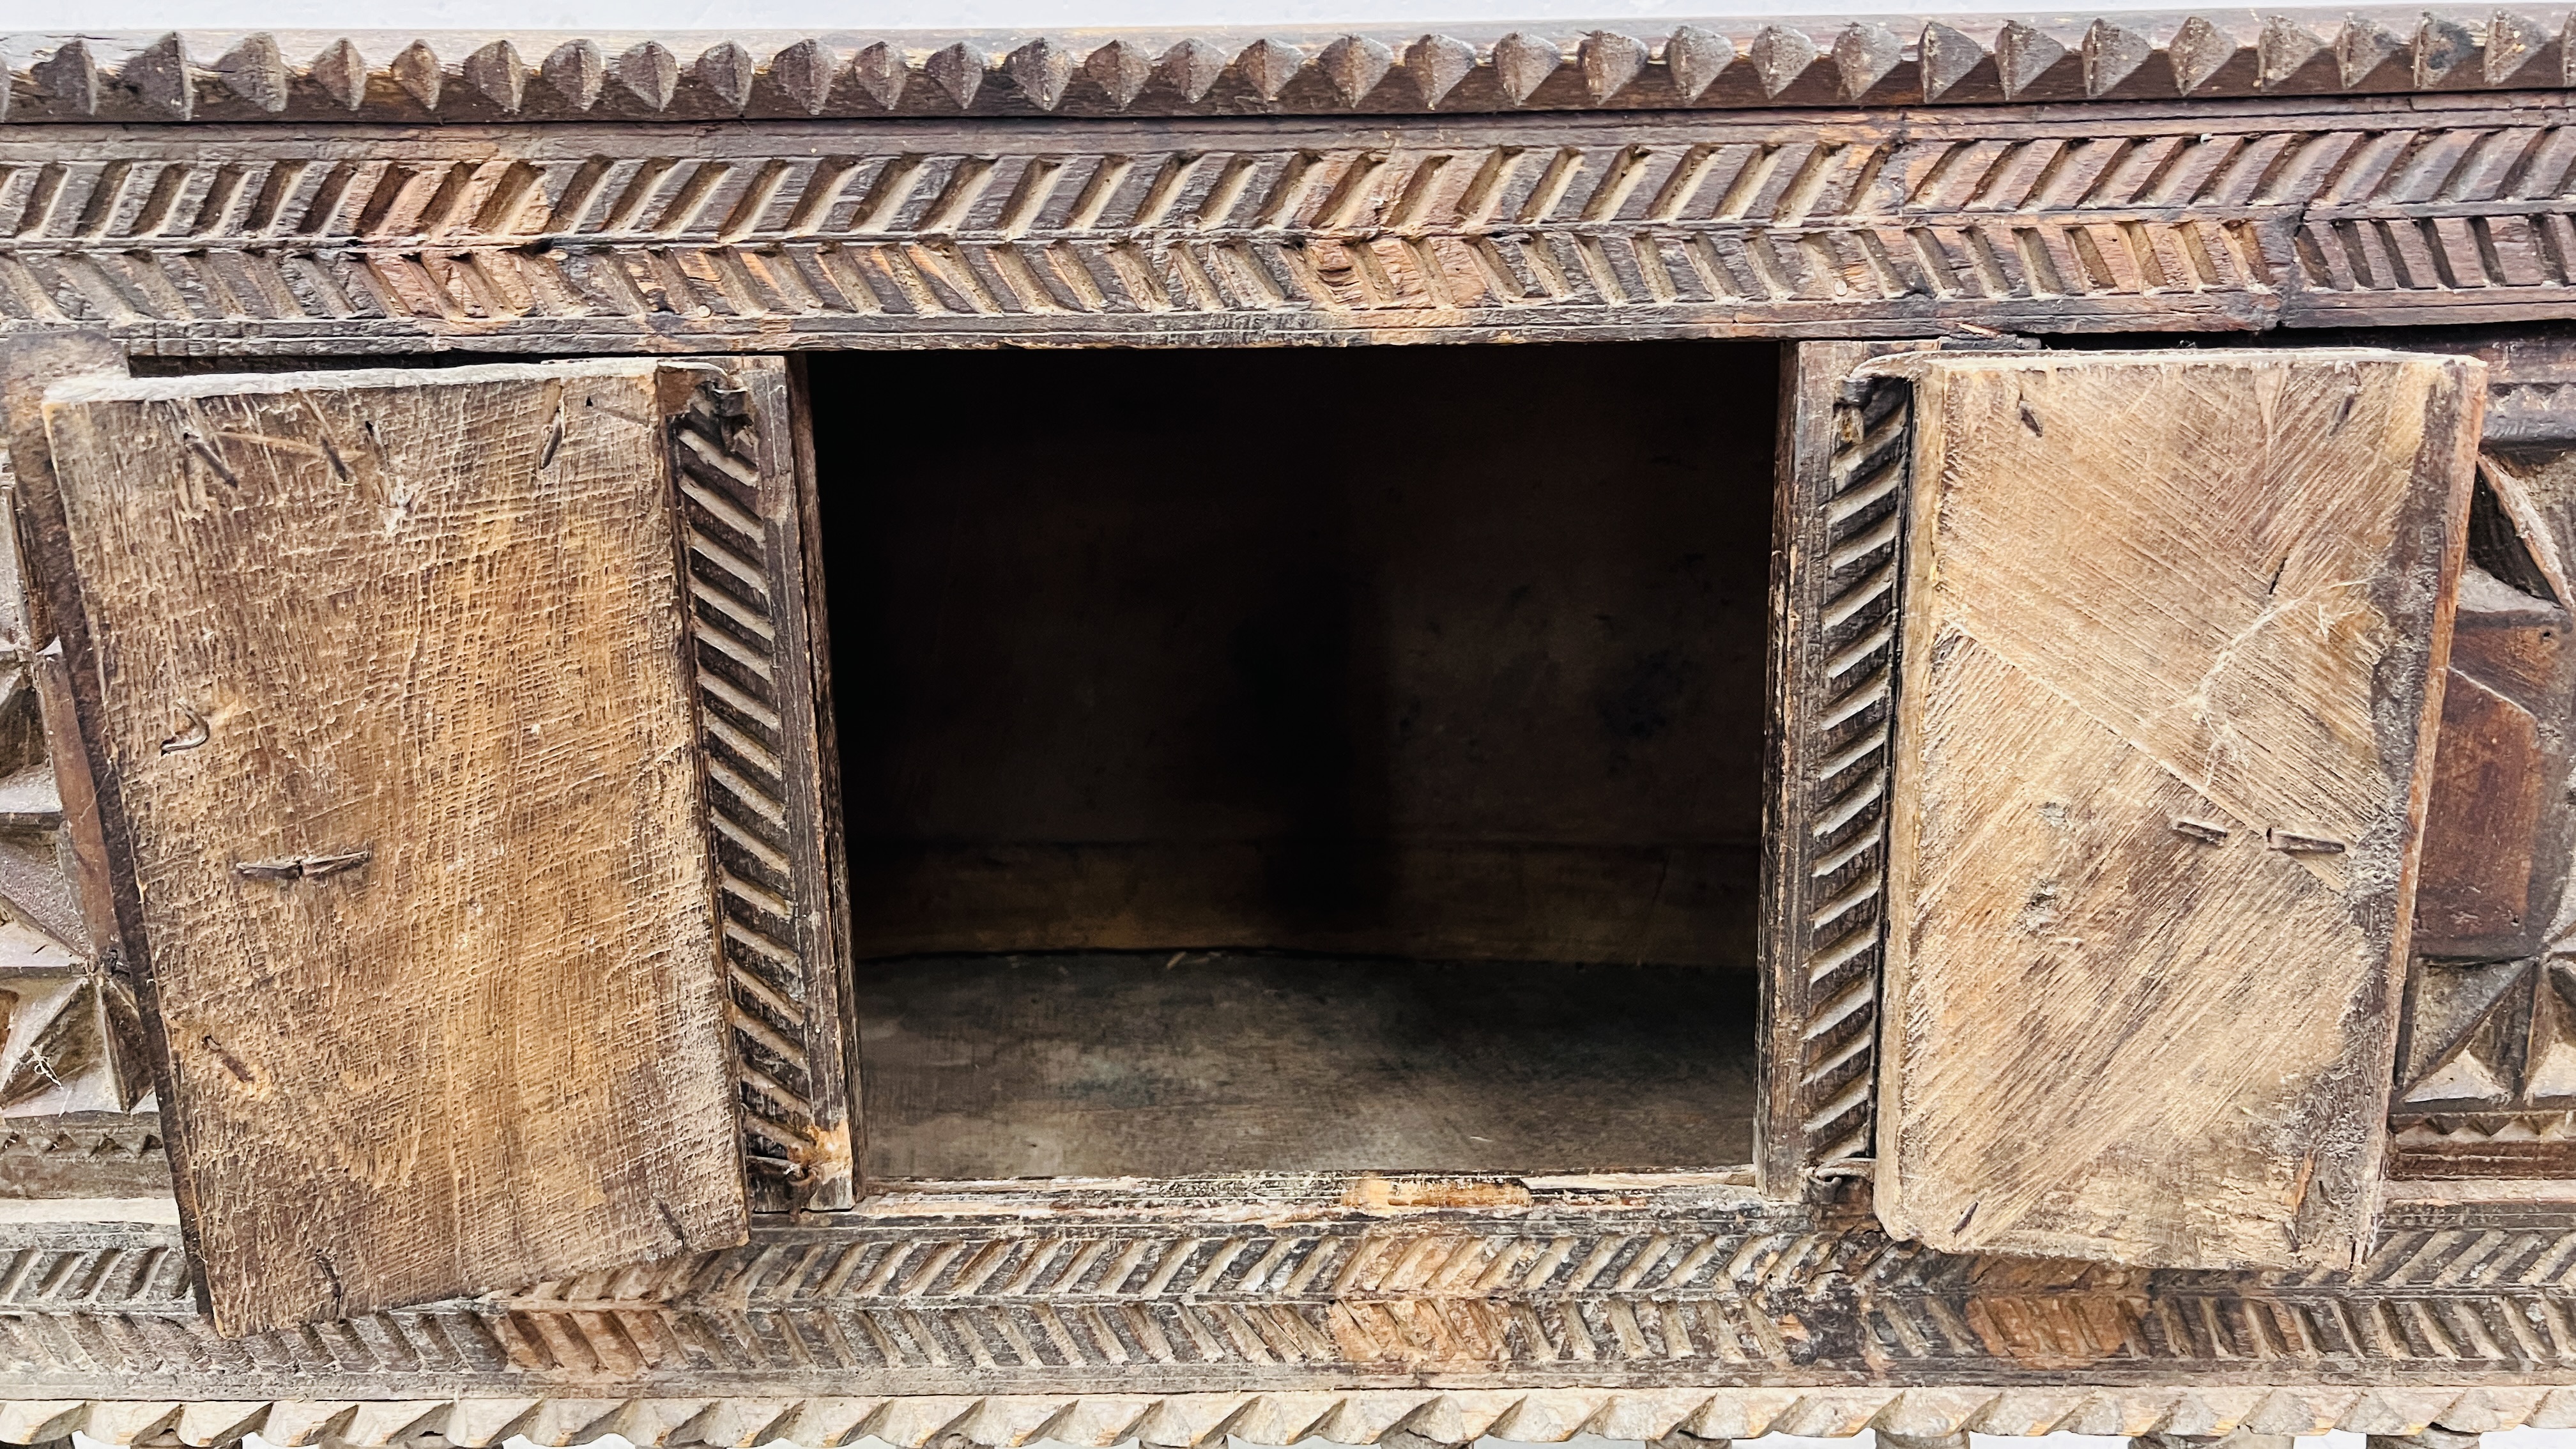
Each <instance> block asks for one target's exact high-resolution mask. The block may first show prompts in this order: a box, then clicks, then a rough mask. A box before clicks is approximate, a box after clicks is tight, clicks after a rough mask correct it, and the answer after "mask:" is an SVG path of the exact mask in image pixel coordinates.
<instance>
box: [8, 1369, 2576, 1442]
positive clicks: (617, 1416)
mask: <svg viewBox="0 0 2576 1449" xmlns="http://www.w3.org/2000/svg"><path fill="white" fill-rule="evenodd" d="M2436 1424H2438V1425H2440V1426H2441V1427H2443V1428H2446V1429H2450V1430H2453V1431H2455V1432H2459V1433H2470V1434H2476V1433H2488V1432H2493V1431H2496V1430H2503V1429H2520V1428H2543V1429H2565V1428H2576V1387H2556V1386H2548V1387H2531V1388H2515V1389H2430V1390H2398V1389H2360V1388H2342V1389H2318V1388H2288V1387H2275V1386H2260V1385H2257V1386H2238V1387H2227V1388H2170V1389H2135V1388H2108V1387H2086V1386H2081V1385H2070V1386H2066V1387H2059V1388H2048V1389H2019V1388H2001V1387H1983V1386H1966V1387H1956V1388H1937V1389H1884V1388H1879V1389H1741V1388H1674V1389H1652V1390H1642V1391H1635V1392H1585V1391H1572V1390H1554V1391H1549V1390H1541V1391H1536V1392H1522V1391H1518V1390H1511V1389H1497V1390H1445V1389H1438V1388H1421V1389H1383V1390H1356V1391H1350V1392H1332V1391H1326V1392H1319V1393H1267V1394H1240V1393H1237V1394H1165V1395H1151V1394H1029V1395H992V1396H978V1395H918V1396H909V1397H898V1398H818V1399H760V1398H715V1399H704V1398H691V1399H442V1400H433V1401H419V1400H410V1401H384V1400H374V1401H352V1400H337V1401H316V1400H291V1399H289V1400H273V1401H267V1402H225V1403H177V1402H146V1401H133V1400H20V1401H14V1402H13V1401H0V1443H7V1444H38V1443H44V1442H47V1441H52V1440H60V1439H63V1438H66V1437H68V1436H69V1435H71V1434H72V1433H73V1432H74V1431H78V1432H81V1433H84V1434H87V1435H88V1436H89V1437H90V1438H92V1439H95V1440H98V1441H100V1442H101V1443H105V1444H112V1445H144V1446H160V1445H188V1446H191V1449H210V1446H211V1449H222V1446H228V1445H233V1444H238V1443H239V1442H241V1441H242V1440H243V1439H244V1438H245V1437H247V1436H248V1435H251V1434H257V1435H259V1436H260V1437H261V1438H262V1439H264V1440H266V1441H267V1442H268V1443H269V1444H272V1445H275V1446H278V1449H301V1446H308V1445H324V1444H328V1445H330V1446H333V1449H342V1446H372V1445H382V1444H394V1443H402V1442H411V1443H422V1442H427V1443H437V1442H439V1441H444V1442H445V1443H448V1444H454V1445H459V1446H464V1449H486V1446H491V1445H498V1444H500V1443H502V1442H503V1441H504V1440H507V1439H510V1438H512V1437H513V1436H518V1435H524V1436H526V1437H527V1439H528V1441H529V1442H530V1443H532V1444H535V1445H537V1446H540V1449H559V1446H564V1445H572V1444H586V1443H589V1442H590V1441H592V1440H595V1439H598V1438H601V1437H603V1436H605V1435H609V1434H616V1435H619V1436H622V1437H623V1438H625V1439H626V1440H628V1441H629V1442H630V1443H632V1444H633V1445H635V1446H636V1449H658V1446H663V1445H670V1446H685V1445H705V1446H709V1449H752V1446H755V1445H767V1444H774V1443H778V1442H780V1441H785V1442H787V1443H789V1444H792V1445H795V1446H798V1449H834V1446H839V1445H846V1444H851V1443H854V1442H856V1441H858V1440H860V1439H863V1438H875V1439H881V1440H883V1441H885V1442H886V1443H888V1444H892V1445H896V1446H899V1449H923V1446H929V1445H940V1446H956V1445H959V1444H964V1445H972V1446H976V1449H1016V1446H1019V1445H1024V1444H1029V1443H1033V1442H1035V1441H1038V1440H1050V1441H1053V1442H1056V1443H1061V1444H1072V1445H1085V1446H1093V1449H1107V1446H1110V1445H1115V1444H1122V1443H1126V1442H1128V1441H1130V1440H1135V1441H1138V1442H1139V1443H1141V1444H1143V1445H1146V1446H1152V1449H1191V1446H1198V1445H1217V1446H1222V1445H1224V1444H1225V1443H1226V1442H1227V1441H1228V1439H1229V1438H1233V1439H1242V1440H1245V1441H1248V1442H1250V1443H1254V1444H1295V1443H1298V1442H1300V1441H1302V1440H1305V1439H1309V1438H1315V1439H1322V1440H1324V1441H1325V1442H1327V1443H1333V1444H1375V1443H1378V1442H1380V1441H1381V1440H1383V1439H1385V1438H1386V1437H1387V1436H1389V1435H1412V1436H1418V1437H1419V1438H1422V1439H1428V1440H1430V1441H1432V1442H1433V1443H1435V1444H1464V1443H1467V1442H1469V1441H1471V1440H1474V1439H1478V1438H1481V1437H1485V1436H1489V1435H1490V1436H1492V1437H1494V1438H1497V1439H1503V1440H1507V1441H1510V1442H1513V1443H1521V1444H1557V1443H1563V1442H1565V1441H1566V1440H1568V1439H1571V1438H1574V1437H1575V1436H1577V1435H1597V1436H1600V1437H1602V1438H1608V1439H1655V1438H1660V1437H1662V1436H1664V1435H1666V1434H1670V1433H1673V1432H1675V1431H1677V1430H1678V1431H1681V1432H1683V1433H1687V1434H1690V1435H1693V1436H1695V1437H1699V1438H1707V1439H1721V1440H1723V1439H1745V1438H1753V1437H1756V1436H1759V1435H1762V1434H1792V1435H1800V1436H1808V1437H1818V1438H1842V1437H1845V1436H1848V1435H1853V1434H1858V1433H1860V1432H1862V1431H1863V1430H1871V1429H1875V1430H1879V1431H1881V1432H1884V1433H1888V1434H1894V1435H1905V1436H1909V1437H1924V1438H1946V1437H1948V1436H1951V1435H1954V1434H1958V1433H1962V1432H1969V1433H1980V1434H1997V1435H2014V1436H2027V1435H2039V1434H2053V1433H2071V1434H2094V1435H2122V1434H2125V1435H2140V1434H2152V1433H2163V1434H2176V1435H2216V1434H2226V1433H2229V1432H2232V1431H2235V1430H2239V1429H2242V1430H2246V1431H2250V1432H2253V1433H2260V1434H2322V1433H2326V1432H2329V1431H2332V1430H2344V1431H2347V1432H2351V1433H2360V1434H2414V1433H2419V1432H2421V1431H2422V1430H2423V1429H2424V1428H2425V1427H2426V1426H2428V1425H2436Z"/></svg>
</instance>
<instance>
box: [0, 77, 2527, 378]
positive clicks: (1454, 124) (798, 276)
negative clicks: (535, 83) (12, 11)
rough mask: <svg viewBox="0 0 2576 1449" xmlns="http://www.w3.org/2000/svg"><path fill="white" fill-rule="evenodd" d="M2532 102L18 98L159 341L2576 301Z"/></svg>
mask: <svg viewBox="0 0 2576 1449" xmlns="http://www.w3.org/2000/svg"><path fill="white" fill-rule="evenodd" d="M2571 173H2576V111H2571V110H2570V108H2569V107H2568V106H2567V105H2566V104H2565V103H2564V102H2563V101H2561V100H2560V99H2558V98H2557V97H2555V96H2553V95H2548V94H2525V95H2519V96H2492V97H2463V98H2458V99H2457V100H2456V101H2451V102H2431V101H2411V100H2407V99H2402V98H2400V99H2381V98H2356V99H2348V100H2342V101H2337V102H2333V103H2331V104H2330V105H2324V106H2321V105H2320V103H2317V102H2313V101H2310V102H2299V101H2218V102H2209V103H2206V104H2193V105H2183V104H2176V103H2164V104H2163V105H2161V107H2158V106H2148V105H2143V104H2133V105H2128V106H2122V107H2104V106H2092V107H2066V108H2060V109H2056V110H2052V109H2050V108H2045V107H2041V108H2033V109H2027V110H2021V111H2013V110H2003V109H1994V110H1974V109H1959V110H1953V111H1931V112H1920V113H1891V112H1881V113H1876V114H1869V113H1833V112H1806V113H1789V112H1775V113H1759V112H1748V113H1697V114H1692V115H1688V116H1674V115H1669V114H1666V115H1652V114H1650V115H1644V116H1619V117H1608V116H1604V117H1587V116H1528V117H1510V116H1506V117H1467V118H1458V119H1454V120H1430V119H1406V118H1392V119H1389V120H1387V121H1385V122H1383V123H1381V124H1378V125H1376V126H1373V127H1371V128H1370V130H1369V131H1368V132H1367V133H1366V134H1364V135H1354V134H1353V133H1352V132H1351V130H1350V129H1349V127H1348V126H1347V125H1344V124H1341V123H1330V124H1321V123H1314V122H1301V121H1296V120H1290V119H1271V120H1265V121H1260V122H1242V121H1234V122H1225V121H1191V120H1176V121H1161V122H1150V123H1149V122H1135V123H1124V124H1121V125H1119V126H1116V127H1106V128H1103V127H1092V126H1084V125H1074V124H1070V123H1065V124H1028V123H1010V122H975V121H961V122H953V123H941V124H927V123H915V124H913V125H909V126H906V127H902V128H894V127H888V126H885V125H882V124H878V125H871V124H869V123H865V122H844V123H832V122H764V123H761V124H759V125H754V126H738V127H723V128H715V127H710V128H703V129H687V130H684V129H676V128H665V127H655V126H622V127H607V126H535V125H530V126H519V127H513V128H498V127H470V126H458V127H447V128H434V129H414V130H392V129H386V128H377V127H362V126H342V127H329V128H317V129H314V130H310V131H306V132H300V133H291V132H286V131H283V130H279V129H262V128H259V127H223V126H194V127H189V128H185V129H183V130H172V131H152V130H148V129H147V130H143V131H132V130H127V131H117V132H113V133H111V132H106V131H101V130H98V129H95V128H83V127H76V126H42V127H27V128H15V129H9V130H5V131H0V326H30V325H33V326H60V325H70V324H82V325H104V326H106V327H108V328H109V329H111V330H112V331H114V332H115V333H116V334H117V335H118V336H119V337H121V338H122V339H123V340H124V341H125V342H126V343H127V345H128V346H129V347H130V348H131V349H133V350H134V351H136V352H137V353H144V354H149V353H188V354H205V353H294V352H304V353H368V352H377V353H382V352H404V351H418V350H422V349H425V348H444V347H471V348H474V349H477V350H486V351H528V352H555V353H563V352H586V351H632V350H637V349H648V350H656V351H673V352H685V351H690V350H703V349H709V348H743V349H756V350H780V349H792V348H799V347H823V346H865V345H936V344H972V343H979V342H981V343H993V342H1002V341H1010V340H1025V341H1047V340H1054V341H1068V342H1080V341H1095V342H1098V341H1108V342H1137V343H1157V344H1205V343H1210V342H1238V341H1246V340H1314V341H1358V340H1407V339H1411V340H1440V339H1447V340H1471V339H1475V338H1494V337H1512V338H1520V339H1543V338H1547V337H1580V336H1661V335H1712V334H1738V335H1817V334H1825V335H1832V334H1839V335H1844V336H1852V335H1870V334H1872V333H1878V334H1882V335H1883V334H1891V333H1893V334H1900V335H1901V334H1905V333H1912V334H1914V335H1921V334H1922V333H1924V332H1925V331H1927V330H1940V329H1941V328H1944V327H1948V326H1952V325H1955V324H1959V323H1970V324H1975V325H1979V326H1985V327H1990V328H2003V329H2006V330H2040V331H2086V330H2105V329H2119V328H2138V327H2151V328H2155V329H2160V330H2173V329H2177V328H2181V329H2194V328H2199V329H2210V328H2219V329H2245V328H2260V327H2269V326H2275V325H2329V324H2331V325H2360V324H2364V323H2373V322H2390V321H2400V322H2402V321H2431V320H2443V321H2478V320H2485V321H2500V320H2515V319H2520V318H2530V317H2542V316H2551V315H2564V314H2565V312H2566V311H2567V309H2568V308H2569V307H2570V306H2571V305H2576V175H2571Z"/></svg>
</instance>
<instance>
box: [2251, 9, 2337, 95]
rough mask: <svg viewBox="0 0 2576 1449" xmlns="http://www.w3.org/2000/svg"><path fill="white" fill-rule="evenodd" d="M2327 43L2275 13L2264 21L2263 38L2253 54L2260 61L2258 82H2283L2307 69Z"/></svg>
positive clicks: (2270, 84) (2265, 85) (2267, 86)
mask: <svg viewBox="0 0 2576 1449" xmlns="http://www.w3.org/2000/svg"><path fill="white" fill-rule="evenodd" d="M2325 48H2326V43H2325V42H2324V41H2322V40H2319V39H2317V38H2316V37H2315V36H2314V35H2312V34H2310V33H2308V31H2307V30H2306V29H2304V28H2303V27H2301V26H2300V24H2299V23H2298V22H2297V21H2295V20H2292V19H2291V18H2290V17H2288V16H2287V15H2275V16H2273V17H2272V18H2271V19H2269V20H2266V21H2264V22H2263V38H2262V39H2260V40H2258V41H2256V42H2255V43H2254V54H2255V57H2256V58H2257V60H2258V61H2259V62H2260V66H2259V76H2258V79H2257V84H2258V85H2260V86H2261V87H2262V88H2263V89H2264V90H2267V91H2268V90H2270V89H2272V88H2273V87H2274V86H2277V85H2280V84H2282V83H2283V82H2285V81H2287V80H2288V79H2289V78H2290V77H2292V76H2294V75H2297V74H2298V73H2299V72H2300V71H2301V70H2303V69H2305V68H2306V66H2307V64H2308V62H2309V61H2312V60H2314V59H2316V58H2317V52H2319V51H2321V50H2324V49H2325Z"/></svg>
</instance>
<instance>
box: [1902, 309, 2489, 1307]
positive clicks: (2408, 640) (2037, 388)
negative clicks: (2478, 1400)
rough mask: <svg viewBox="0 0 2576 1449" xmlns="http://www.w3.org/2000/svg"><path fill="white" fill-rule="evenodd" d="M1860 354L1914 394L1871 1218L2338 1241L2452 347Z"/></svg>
mask: <svg viewBox="0 0 2576 1449" xmlns="http://www.w3.org/2000/svg"><path fill="white" fill-rule="evenodd" d="M1870 369H1874V370H1876V371H1877V372H1878V373H1879V374H1880V375H1881V378H1882V379H1883V380H1882V381H1880V382H1877V383H1875V384H1870V385H1873V386H1890V387H1902V388H1906V389H1908V390H1909V391H1910V405H1911V419H1910V424H1909V425H1910V428H1911V440H1910V478H1911V493H1910V503H1909V509H1910V513H1909V521H1908V523H1907V525H1906V529H1905V535H1904V538H1905V543H1904V546H1905V549H1906V554H1907V556H1906V560H1905V567H1904V580H1905V583H1904V597H1903V602H1902V606H1901V618H1902V626H1901V641H1900V643H1901V655H1900V659H1899V664H1898V671H1897V673H1898V683H1897V694H1898V705H1897V717H1896V729H1895V741H1894V753H1895V759H1894V772H1893V779H1892V784H1891V809H1890V825H1889V830H1890V835H1889V841H1888V891H1889V900H1890V904H1891V919H1890V929H1889V938H1888V945H1887V964H1886V979H1885V982H1884V991H1885V995H1884V1003H1885V1005H1884V1013H1885V1014H1884V1016H1883V1018H1882V1020H1883V1026H1882V1039H1881V1053H1882V1061H1881V1067H1880V1073H1881V1075H1880V1084H1879V1093H1880V1098H1879V1101H1880V1106H1879V1118H1878V1162H1877V1167H1876V1202H1877V1207H1878V1211H1879V1213H1880V1215H1881V1217H1882V1218H1883V1220H1884V1221H1885V1222H1886V1224H1887V1226H1888V1228H1889V1230H1890V1231H1891V1232H1894V1233H1896V1234H1898V1235H1899V1236H1902V1237H1907V1238H1914V1239H1919V1240H1921V1241H1923V1242H1925V1243H1928V1244H1931V1245H1933V1246H1935V1247H1939V1248H1944V1249H1950V1250H1956V1251H1978V1252H1996V1253H2012V1254H2029V1255H2042V1256H2053V1257H2068V1258H2083V1259H2096V1260H2108V1261H2113V1262H2123V1263H2132V1264H2142V1265H2153V1266H2172V1267H2245V1266H2260V1265H2281V1266H2305V1267H2315V1268H2331V1267H2337V1266H2348V1265H2350V1264H2351V1263H2353V1262H2354V1261H2355V1260H2356V1259H2357V1257H2358V1256H2359V1254H2361V1253H2362V1252H2363V1251H2365V1249H2366V1247H2367V1244H2368V1242H2369V1241H2370V1236H2371V1232H2372V1227H2373V1222H2374V1217H2375V1213H2376V1210H2377V1203H2378V1197H2379V1177H2380V1172H2381V1160H2382V1156H2383V1153H2384V1150H2385V1141H2386V1130H2385V1126H2384V1123H2385V1118H2386V1115H2387V1109H2388V1098H2389V1092H2390V1082H2391V1077H2392V1065H2393V1064H2392V1053H2393V1050H2394V1048H2393V1039H2394V1034H2395V1022H2396V1013H2397V1005H2398V999H2399V993H2400V985H2401V982H2402V980H2403V971H2404V964H2405V960H2406V953H2407V932H2408V925H2409V922H2410V919H2411V917H2412V908H2413V892H2414V878H2415V873H2416V860H2417V852H2418V842H2419V839H2420V836H2421V833H2422V824H2423V806H2424V800H2425V795H2426V790H2427V786H2428V783H2429V780H2430V765H2431V759H2432V748H2431V746H2432V740H2433V731H2434V728H2435V724H2436V722H2437V721H2438V719H2439V718H2440V713H2441V693H2442V681H2443V676H2444V672H2445V664H2446V659H2447V655H2448V652H2449V648H2450V628H2451V620H2452V615H2453V609H2454V598H2455V594H2456V591H2457V586H2458V579H2459V572H2460V555H2461V549H2462V541H2463V538H2464V536H2465V524H2466V519H2467V515H2468V510H2469V499H2470V494H2469V485H2470V481H2471V477H2472V470H2473V468H2474V466H2475V462H2476V448H2477V441H2478V430H2479V420H2480V416H2481V410H2482V407H2483V398H2484V373H2483V368H2482V367H2481V366H2480V364H2478V363H2476V362H2474V361H2469V360H2466V359H2459V358H2446V357H2431V356H2412V355H2399V354H2393V353H2379V352H2368V351H2357V350H2316V349H2297V348H2283V349H2277V350H2266V351H2260V352H2257V351H2173V352H2161V353H2129V354H2120V353H2086V352H2044V353H2021V354H2001V355H1984V356H1971V355H1949V356H1942V355H1926V354H1917V355H1915V356H1911V357H1907V358H1902V359H1891V360H1887V361H1882V362H1879V363H1874V364H1871V365H1870ZM1865 371H1867V370H1866V369H1865Z"/></svg>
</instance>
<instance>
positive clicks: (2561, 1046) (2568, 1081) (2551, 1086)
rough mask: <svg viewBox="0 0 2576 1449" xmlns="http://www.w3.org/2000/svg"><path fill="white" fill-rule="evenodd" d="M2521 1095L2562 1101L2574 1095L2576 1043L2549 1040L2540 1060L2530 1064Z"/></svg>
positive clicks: (2534, 1099) (2536, 1098)
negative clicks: (2528, 1075)
mask: <svg viewBox="0 0 2576 1449" xmlns="http://www.w3.org/2000/svg"><path fill="white" fill-rule="evenodd" d="M2523 1095H2524V1096H2526V1097H2528V1098H2530V1099H2531V1100H2533V1101H2535V1102H2544V1101H2560V1102H2563V1101H2566V1100H2567V1099H2569V1098H2571V1097H2576V1043H2569V1042H2563V1041H2554V1042H2551V1043H2550V1044H2549V1046H2548V1048H2547V1049H2546V1050H2544V1051H2542V1052H2541V1054H2540V1060H2539V1061H2537V1062H2535V1063H2533V1064H2532V1068H2531V1078H2530V1080H2529V1081H2527V1082H2525V1083H2524V1084H2523Z"/></svg>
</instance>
